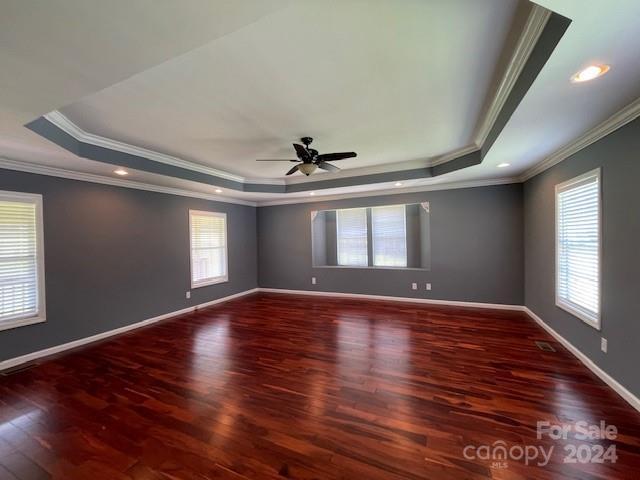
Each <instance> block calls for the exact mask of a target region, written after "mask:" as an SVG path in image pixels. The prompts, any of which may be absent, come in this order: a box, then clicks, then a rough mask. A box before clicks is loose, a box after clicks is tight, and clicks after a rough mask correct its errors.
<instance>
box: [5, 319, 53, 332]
mask: <svg viewBox="0 0 640 480" xmlns="http://www.w3.org/2000/svg"><path fill="white" fill-rule="evenodd" d="M46 321H47V318H46V317H42V316H35V317H26V318H16V319H13V320H0V331H2V330H10V329H12V328H18V327H25V326H27V325H34V324H36V323H43V322H46Z"/></svg>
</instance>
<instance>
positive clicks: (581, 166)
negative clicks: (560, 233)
mask: <svg viewBox="0 0 640 480" xmlns="http://www.w3.org/2000/svg"><path fill="white" fill-rule="evenodd" d="M639 154H640V120H636V121H634V122H632V123H629V124H628V125H626V126H625V127H623V128H621V129H619V130H617V131H615V132H614V133H612V134H610V135H609V136H607V137H605V138H604V139H602V140H600V141H598V142H596V143H594V144H593V145H591V146H589V147H587V148H585V149H584V150H581V151H580V152H578V153H576V154H575V155H573V156H572V157H570V158H568V159H567V160H565V161H563V162H561V163H559V164H558V165H556V166H554V167H552V168H550V169H549V170H546V171H545V172H543V173H541V174H540V175H537V176H536V177H534V178H532V179H530V180H528V181H527V182H526V183H525V186H524V205H525V208H524V211H525V258H526V261H525V265H526V266H525V272H526V275H525V304H526V305H527V307H529V308H530V309H531V310H532V311H533V312H534V313H536V314H537V315H538V316H539V317H540V318H542V319H543V320H544V321H545V322H546V323H548V324H549V325H550V326H551V327H553V329H554V330H556V331H557V332H558V333H559V334H560V335H562V336H563V337H564V338H566V339H567V340H568V341H569V342H571V343H572V344H573V345H574V346H576V347H577V348H578V349H580V350H581V351H582V352H583V353H584V354H586V355H587V356H588V357H589V358H591V360H593V361H594V362H595V363H596V364H597V365H598V366H599V367H600V368H602V369H603V370H604V371H606V372H607V373H609V374H610V375H611V376H612V377H614V378H615V379H616V380H617V381H618V382H620V383H621V384H623V385H624V386H625V387H626V388H627V389H629V390H630V391H631V392H633V393H634V394H635V395H636V396H640V374H638V369H637V365H639V364H640V349H639V348H638V339H640V299H639V298H638V294H640V213H639V212H640V193H639V192H640V189H639V186H638V180H639V179H640V159H639V158H638V156H639ZM597 167H601V168H602V242H603V243H602V331H601V332H598V331H597V330H595V329H594V328H592V327H590V326H589V325H587V324H585V323H584V322H582V321H581V320H580V319H578V318H576V317H574V316H573V315H571V314H569V313H567V312H565V311H564V310H561V309H560V308H558V307H556V306H555V293H554V285H555V277H554V271H555V270H554V269H555V257H554V255H555V254H554V252H555V245H554V232H555V226H554V216H555V213H554V211H555V210H554V202H555V194H554V187H555V185H556V184H558V183H561V182H564V181H565V180H569V179H571V178H573V177H576V176H578V175H580V174H582V173H584V172H587V171H589V170H592V169H594V168H597ZM601 336H603V337H605V338H607V340H608V353H606V354H605V353H602V352H601V351H600V337H601Z"/></svg>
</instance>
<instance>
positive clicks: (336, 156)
mask: <svg viewBox="0 0 640 480" xmlns="http://www.w3.org/2000/svg"><path fill="white" fill-rule="evenodd" d="M357 155H358V154H357V153H356V152H340V153H323V154H322V155H318V156H317V157H316V159H317V160H318V161H321V162H330V161H336V160H343V159H345V158H353V157H355V156H357Z"/></svg>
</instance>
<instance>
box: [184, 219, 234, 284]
mask: <svg viewBox="0 0 640 480" xmlns="http://www.w3.org/2000/svg"><path fill="white" fill-rule="evenodd" d="M194 215H196V216H206V217H216V218H222V219H223V220H224V275H221V276H219V277H211V278H208V279H205V280H201V281H198V282H194V280H193V217H194ZM189 278H190V281H191V289H192V290H193V289H196V288H200V287H207V286H209V285H216V284H218V283H225V282H228V281H229V228H228V223H227V214H226V213H224V212H211V211H207V210H191V209H189Z"/></svg>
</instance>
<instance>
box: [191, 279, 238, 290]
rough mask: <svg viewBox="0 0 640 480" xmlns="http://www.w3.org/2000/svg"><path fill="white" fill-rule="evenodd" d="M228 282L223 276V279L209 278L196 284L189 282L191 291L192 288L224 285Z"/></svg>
mask: <svg viewBox="0 0 640 480" xmlns="http://www.w3.org/2000/svg"><path fill="white" fill-rule="evenodd" d="M228 281H229V277H228V276H225V277H216V278H210V279H208V280H202V281H200V282H198V283H193V282H191V289H192V290H193V289H194V288H200V287H207V286H209V285H215V284H217V283H226V282H228Z"/></svg>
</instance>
